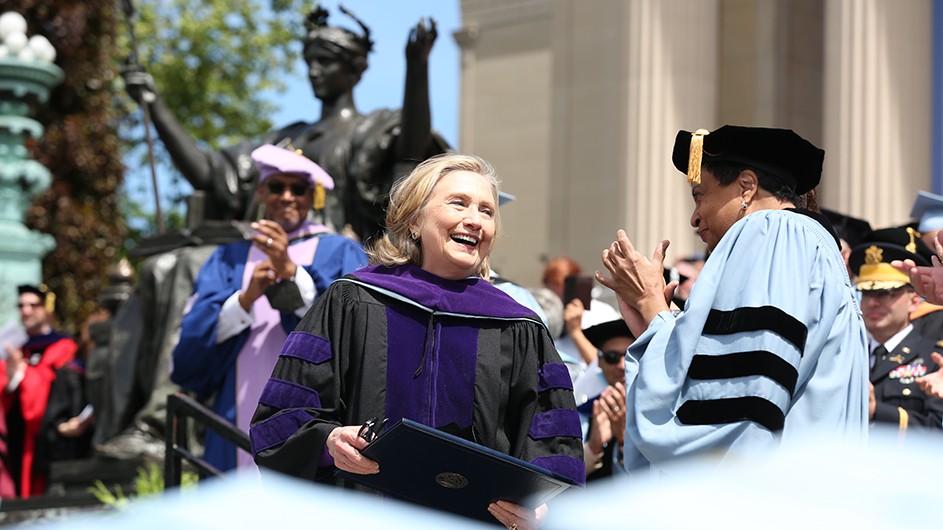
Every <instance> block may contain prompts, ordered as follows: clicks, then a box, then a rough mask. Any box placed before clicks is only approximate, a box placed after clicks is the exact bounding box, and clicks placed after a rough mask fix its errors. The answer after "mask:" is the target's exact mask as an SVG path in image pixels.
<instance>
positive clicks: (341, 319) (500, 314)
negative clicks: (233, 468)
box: [249, 265, 585, 483]
mask: <svg viewBox="0 0 943 530" xmlns="http://www.w3.org/2000/svg"><path fill="white" fill-rule="evenodd" d="M372 417H385V418H388V420H389V424H393V423H395V422H396V421H397V420H399V419H400V418H409V419H411V420H414V421H418V422H421V423H423V424H426V425H429V426H432V427H435V428H437V429H440V430H443V431H446V432H450V433H452V434H456V435H459V436H462V437H464V438H466V439H469V440H472V441H476V442H477V443H480V444H481V445H484V446H486V447H490V448H492V449H495V450H498V451H501V452H503V453H505V454H509V455H511V456H514V457H517V458H520V459H523V460H526V461H530V462H532V463H534V464H536V465H539V466H542V467H544V468H547V469H550V470H552V471H555V472H557V473H560V474H562V475H564V476H566V477H569V478H570V479H571V480H573V481H574V482H576V483H583V481H584V478H585V468H584V464H583V460H582V451H583V449H582V443H581V433H580V422H579V416H578V414H577V412H576V406H575V402H574V399H573V391H572V383H571V382H570V377H569V374H568V372H567V369H566V367H565V366H564V365H563V363H562V362H561V360H560V357H559V355H558V354H557V352H556V348H554V346H553V341H552V340H551V338H550V336H549V334H548V333H547V330H546V328H544V327H543V325H542V324H541V323H540V321H539V319H538V318H537V317H536V316H535V315H534V314H533V313H532V312H531V311H530V310H528V309H526V308H524V307H523V306H521V305H519V304H517V303H516V302H514V301H513V300H512V299H511V298H510V297H509V296H507V295H506V294H504V293H503V292H501V291H499V290H498V289H497V288H495V287H494V286H493V285H491V284H490V283H488V282H487V281H485V280H482V279H474V278H469V279H466V280H461V281H448V280H444V279H442V278H439V277H437V276H435V275H433V274H430V273H428V272H425V271H423V270H422V269H419V268H417V267H413V266H409V265H403V266H399V267H393V268H388V267H384V266H370V267H366V268H364V269H360V270H358V271H356V272H354V273H352V274H350V275H348V276H346V277H345V278H342V279H340V280H337V281H336V282H334V284H332V285H331V287H330V288H329V289H328V291H327V292H326V293H324V295H322V296H321V298H320V299H319V300H318V302H317V303H316V305H315V306H314V307H313V308H312V309H311V311H309V312H308V314H307V315H306V316H305V317H304V319H302V321H301V323H300V324H299V326H298V327H297V328H296V329H295V331H294V332H292V333H291V335H290V336H289V338H288V340H287V341H286V342H285V347H284V348H283V349H282V352H281V356H280V358H279V360H278V363H277V364H276V366H275V370H274V371H273V373H272V378H271V379H270V380H269V382H268V383H267V384H266V387H265V390H264V391H263V393H262V398H261V399H260V401H259V408H258V409H257V410H256V413H255V416H254V417H253V419H252V427H251V429H250V431H249V434H250V438H251V440H252V450H253V452H254V453H255V458H256V463H258V464H259V465H260V466H264V467H268V468H272V469H275V470H277V471H281V472H283V473H287V474H290V475H295V476H299V477H302V478H307V479H310V480H319V481H325V482H331V483H338V481H339V479H335V478H334V477H333V473H332V472H333V469H334V468H333V465H332V463H333V462H332V460H331V458H330V456H329V455H328V454H327V451H326V450H325V446H324V444H325V441H326V440H327V436H328V434H330V432H331V431H332V430H333V429H334V428H336V427H339V426H342V425H360V424H363V423H364V422H365V421H366V420H368V419H370V418H372Z"/></svg>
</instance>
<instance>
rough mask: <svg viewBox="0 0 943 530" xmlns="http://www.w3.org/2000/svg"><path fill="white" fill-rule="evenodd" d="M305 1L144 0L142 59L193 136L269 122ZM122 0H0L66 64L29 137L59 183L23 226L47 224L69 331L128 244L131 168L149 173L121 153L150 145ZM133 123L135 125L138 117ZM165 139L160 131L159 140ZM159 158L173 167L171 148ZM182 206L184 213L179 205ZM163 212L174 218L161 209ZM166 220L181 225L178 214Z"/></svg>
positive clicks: (52, 272) (46, 264)
mask: <svg viewBox="0 0 943 530" xmlns="http://www.w3.org/2000/svg"><path fill="white" fill-rule="evenodd" d="M310 3H311V2H305V1H304V0H146V1H144V0H136V1H134V2H133V4H134V7H135V8H136V9H135V12H134V22H135V24H134V29H135V33H136V36H137V41H138V52H139V58H140V62H141V63H142V64H143V66H144V67H145V68H146V69H147V70H148V71H149V72H150V73H151V74H152V75H153V76H154V78H155V81H156V84H157V86H158V87H159V89H160V92H161V94H162V96H163V97H164V98H165V100H166V101H167V103H168V104H169V105H170V107H171V108H172V109H174V111H175V112H176V114H177V115H178V117H179V118H180V120H181V122H182V123H183V124H184V126H185V127H186V128H187V129H188V130H189V132H190V133H191V134H192V135H193V137H194V138H198V139H199V140H200V141H201V142H202V143H203V144H204V145H205V146H207V147H210V148H213V147H218V146H221V145H226V144H228V143H231V142H233V141H236V140H240V139H244V138H251V137H255V136H258V135H260V134H262V133H263V132H265V131H267V130H268V129H270V128H271V126H272V124H271V123H270V121H269V119H268V116H269V115H270V114H271V112H272V111H273V110H274V108H273V106H272V105H271V103H269V102H267V101H266V99H264V97H263V92H264V91H269V92H270V93H271V92H272V91H274V92H277V91H279V90H281V89H283V88H284V81H283V80H284V79H285V78H286V77H288V75H289V73H290V72H291V71H292V66H291V65H292V63H293V62H294V61H295V60H296V59H297V57H298V55H299V53H300V46H298V44H297V43H298V41H299V36H300V35H301V34H302V33H301V31H302V30H301V28H302V22H303V20H304V16H305V15H306V13H307V11H308V10H309V9H310V7H311V6H310ZM123 5H124V2H123V0H104V1H103V0H82V1H80V2H77V1H75V0H0V12H5V11H17V12H19V13H21V14H22V15H23V16H25V17H26V19H27V21H28V24H29V34H36V33H40V34H42V35H45V36H46V37H47V38H48V39H49V40H50V42H51V43H52V44H53V46H54V47H55V48H56V50H57V54H58V57H57V59H56V63H57V64H58V65H59V67H61V68H62V69H63V70H64V71H65V81H64V82H63V84H62V85H60V86H59V87H57V88H56V89H55V90H54V92H53V94H52V96H51V97H50V101H49V103H48V104H47V105H45V106H44V107H43V108H42V109H41V111H40V112H39V115H38V116H37V118H38V119H39V121H40V122H41V123H42V124H43V125H44V126H45V127H46V132H45V135H44V136H43V138H42V139H41V140H40V141H38V142H36V143H35V144H34V145H32V146H31V147H32V151H33V153H34V156H35V157H36V159H37V160H39V161H40V162H41V163H43V164H44V165H45V166H46V167H48V168H49V169H50V171H51V172H52V174H53V184H52V186H51V187H50V189H49V190H48V191H46V192H45V193H44V194H42V195H41V196H39V197H37V198H36V200H35V201H34V205H33V207H32V208H31V209H30V211H29V212H28V213H27V219H26V222H27V225H28V226H29V227H30V228H32V229H34V230H39V231H41V232H46V233H49V234H51V235H52V236H53V237H54V238H55V240H56V248H55V249H54V250H53V251H52V252H50V254H49V255H47V256H46V257H45V259H44V260H43V276H44V281H45V282H46V283H47V284H48V285H49V286H50V288H51V289H52V290H53V291H54V292H56V293H57V295H58V300H59V301H60V303H59V317H60V322H61V324H62V326H63V327H64V328H65V329H67V330H73V331H74V330H76V329H77V328H78V323H79V322H81V321H82V319H84V318H85V317H86V316H87V315H89V314H91V312H93V311H94V310H95V308H96V306H97V298H98V293H99V292H100V291H101V289H102V288H103V287H104V286H105V285H106V283H107V281H108V277H107V276H108V275H107V272H108V269H109V267H111V266H112V265H113V264H115V263H116V262H117V260H118V259H119V258H120V257H122V255H124V254H126V251H127V248H128V245H129V241H130V242H131V243H130V244H131V245H133V241H132V240H131V239H130V238H129V235H133V234H131V232H133V231H129V228H128V226H127V223H126V221H125V219H126V212H127V211H128V208H127V201H123V200H122V198H121V196H120V194H121V190H122V187H123V183H124V175H125V170H126V169H127V170H129V171H134V172H135V173H136V174H138V175H147V174H148V173H147V172H146V165H145V158H144V156H143V154H142V155H141V156H134V157H131V158H130V159H129V160H139V161H140V162H139V163H138V164H135V167H129V168H124V167H123V164H122V154H123V152H125V151H126V150H127V149H130V148H137V150H138V152H139V153H143V152H144V151H143V149H142V147H141V146H142V144H143V129H142V128H141V127H140V126H139V125H140V116H141V113H140V112H139V109H138V108H137V106H136V105H134V104H133V103H132V102H130V99H129V98H127V96H125V94H124V92H123V87H122V85H121V79H120V76H119V75H118V73H119V71H120V69H121V68H122V67H123V66H124V64H125V62H126V60H127V58H128V57H130V56H131V55H132V53H131V52H132V49H131V46H130V39H129V32H128V26H127V24H126V20H125V13H124V10H123V9H122V6H123ZM136 125H137V126H136ZM157 143H158V144H159V142H157ZM157 152H158V156H163V159H159V160H158V164H159V165H161V166H164V167H169V166H170V163H169V162H168V161H167V160H166V155H162V153H163V150H161V149H158V150H157ZM177 215H178V217H179V214H177ZM165 221H167V220H165ZM171 221H175V222H171V223H169V224H170V226H173V225H179V219H171Z"/></svg>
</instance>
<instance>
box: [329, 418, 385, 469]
mask: <svg viewBox="0 0 943 530" xmlns="http://www.w3.org/2000/svg"><path fill="white" fill-rule="evenodd" d="M359 432H360V427H358V426H347V427H337V428H336V429H334V430H333V431H331V434H329V435H327V443H326V444H325V445H327V452H328V453H329V454H330V455H331V456H332V457H333V458H334V467H336V468H337V469H342V470H344V471H348V472H350V473H356V474H358V475H373V474H376V473H379V472H380V465H379V464H377V463H376V462H374V461H373V460H370V459H369V458H367V457H365V456H363V455H362V454H360V450H361V449H363V448H364V447H366V446H367V441H366V440H364V439H363V438H361V437H360V436H359V435H358V433H359Z"/></svg>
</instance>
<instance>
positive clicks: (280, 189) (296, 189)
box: [265, 182, 311, 197]
mask: <svg viewBox="0 0 943 530" xmlns="http://www.w3.org/2000/svg"><path fill="white" fill-rule="evenodd" d="M265 187H267V188H268V192H269V193H271V194H272V195H281V194H282V193H285V188H286V187H287V188H288V189H289V190H291V194H292V195H294V196H295V197H301V196H303V195H304V194H305V193H308V190H310V189H311V186H308V185H307V184H290V185H286V184H285V183H283V182H266V183H265Z"/></svg>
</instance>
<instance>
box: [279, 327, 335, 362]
mask: <svg viewBox="0 0 943 530" xmlns="http://www.w3.org/2000/svg"><path fill="white" fill-rule="evenodd" d="M333 355H334V354H333V352H332V351H331V343H330V341H328V340H327V339H325V338H324V337H318V336H317V335H312V334H310V333H305V332H304V331H292V332H291V333H289V334H288V338H287V339H285V345H284V346H282V353H281V356H282V357H297V358H298V359H302V360H305V361H308V362H310V363H314V364H321V363H323V362H325V361H328V360H330V359H331V357H332V356H333Z"/></svg>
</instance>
